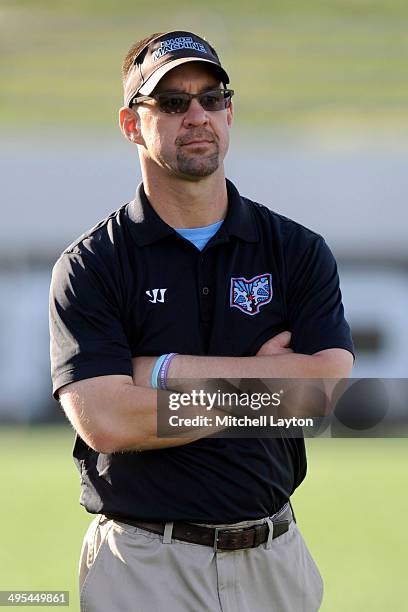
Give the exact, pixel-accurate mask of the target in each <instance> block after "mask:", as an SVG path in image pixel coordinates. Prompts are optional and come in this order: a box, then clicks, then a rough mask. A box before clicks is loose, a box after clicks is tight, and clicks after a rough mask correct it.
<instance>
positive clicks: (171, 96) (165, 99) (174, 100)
mask: <svg viewBox="0 0 408 612" xmlns="http://www.w3.org/2000/svg"><path fill="white" fill-rule="evenodd" d="M157 101H158V103H159V106H160V110H161V111H163V112H164V113H185V112H186V110H187V109H188V107H189V104H190V97H189V96H188V95H186V94H182V93H168V94H167V93H163V94H159V95H158V96H157Z"/></svg>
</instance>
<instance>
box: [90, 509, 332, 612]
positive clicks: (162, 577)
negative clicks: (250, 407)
mask: <svg viewBox="0 0 408 612" xmlns="http://www.w3.org/2000/svg"><path fill="white" fill-rule="evenodd" d="M275 516H276V515H275ZM265 520H266V519H263V520H260V521H244V522H242V523H236V524H235V525H234V527H237V526H242V527H244V526H249V525H253V524H255V523H261V522H264V521H265ZM168 525H169V527H170V525H171V524H168ZM163 540H164V541H163ZM166 542H168V543H166ZM79 582H80V599H81V612H269V611H270V612H315V611H316V610H318V609H319V607H320V604H321V600H322V596H323V582H322V578H321V576H320V573H319V570H318V569H317V566H316V564H315V562H314V561H313V559H312V557H311V555H310V553H309V551H308V549H307V546H306V544H305V541H304V540H303V537H302V535H301V534H300V532H299V530H298V527H297V525H296V523H295V522H294V521H292V522H291V524H290V526H289V531H288V532H287V533H284V534H283V535H281V536H279V537H277V538H275V539H274V540H270V541H269V542H266V543H265V544H261V545H260V546H258V547H257V548H251V549H247V550H237V551H217V552H214V550H213V549H212V548H211V547H210V546H202V545H201V544H190V543H187V542H181V541H179V540H171V537H169V533H168V530H167V532H166V535H165V536H164V537H163V536H159V535H156V534H154V533H150V532H148V531H144V530H142V529H139V528H137V527H132V526H130V525H126V524H125V523H121V522H117V521H112V520H108V519H107V518H106V517H104V516H103V515H97V517H96V518H95V519H94V520H93V521H92V523H91V525H90V526H89V529H88V531H87V533H86V535H85V538H84V543H83V546H82V551H81V559H80V568H79Z"/></svg>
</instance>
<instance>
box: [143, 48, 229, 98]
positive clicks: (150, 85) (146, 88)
mask: <svg viewBox="0 0 408 612" xmlns="http://www.w3.org/2000/svg"><path fill="white" fill-rule="evenodd" d="M187 62H205V63H207V64H211V66H213V67H214V68H215V69H216V71H217V72H218V74H219V76H220V81H221V82H222V83H224V84H225V85H227V84H228V83H229V76H228V74H227V73H226V72H225V70H224V68H221V66H220V65H219V64H216V63H215V62H213V61H211V60H207V59H202V58H200V57H180V58H178V59H175V60H173V61H171V62H169V63H168V64H164V65H163V66H161V67H160V68H158V69H157V70H156V71H155V72H154V73H153V74H152V75H151V76H150V77H149V78H148V79H147V81H146V82H145V83H144V84H143V85H142V87H141V88H140V89H139V91H138V92H137V93H140V94H141V95H142V96H149V95H150V94H151V93H152V91H153V90H154V88H155V87H156V85H157V84H158V82H159V81H160V80H161V79H162V78H163V77H164V75H165V74H167V73H168V72H169V71H170V70H173V68H176V67H177V66H180V65H181V64H186V63H187Z"/></svg>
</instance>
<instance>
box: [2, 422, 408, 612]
mask: <svg viewBox="0 0 408 612" xmlns="http://www.w3.org/2000/svg"><path fill="white" fill-rule="evenodd" d="M72 443H73V435H72V432H71V430H70V429H69V427H64V426H62V427H56V426H43V427H34V428H21V429H16V428H10V429H9V428H2V429H0V465H1V466H2V479H1V482H2V504H1V516H0V525H1V527H0V529H1V546H0V590H10V589H24V590H28V589H33V590H40V589H47V590H52V589H55V590H69V591H70V599H71V604H70V607H69V609H70V610H75V611H76V610H78V609H79V603H78V595H77V565H78V557H79V551H80V546H81V542H82V537H83V535H84V533H85V531H86V528H87V525H88V524H89V522H90V516H89V515H87V513H86V512H85V511H84V510H83V509H82V508H81V507H80V506H79V503H78V497H79V478H78V476H77V472H76V469H75V467H74V465H73V463H72V460H71V449H72ZM307 445H308V456H309V474H308V476H307V479H306V480H305V482H304V483H303V484H302V486H301V487H300V489H299V490H298V491H297V492H296V494H295V495H294V498H293V501H294V506H295V510H296V514H297V519H298V523H299V526H300V528H301V530H302V532H303V534H304V536H305V538H306V540H307V542H308V544H309V547H310V549H311V551H312V553H313V555H314V557H315V558H316V560H317V562H318V565H319V567H320V569H321V572H322V574H323V577H324V580H325V598H324V605H323V607H322V612H344V611H346V610H347V612H362V611H363V610H370V612H383V611H384V610H392V612H403V611H405V610H406V609H407V602H408V586H407V582H406V551H407V548H408V536H407V533H406V529H405V520H406V517H407V514H408V489H407V468H408V458H407V446H408V444H407V440H398V439H393V440H375V439H371V440H340V439H338V440H333V439H317V440H308V441H307ZM5 609H9V608H5ZM36 609H38V610H46V609H48V608H43V607H39V608H36Z"/></svg>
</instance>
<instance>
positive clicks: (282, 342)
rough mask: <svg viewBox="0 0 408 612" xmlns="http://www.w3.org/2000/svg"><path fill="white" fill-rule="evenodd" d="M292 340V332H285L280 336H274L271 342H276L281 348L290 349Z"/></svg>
mask: <svg viewBox="0 0 408 612" xmlns="http://www.w3.org/2000/svg"><path fill="white" fill-rule="evenodd" d="M291 339H292V334H291V333H290V331H283V332H281V333H280V334H277V335H276V336H273V338H271V339H270V340H272V341H273V342H276V343H277V344H279V346H282V347H288V346H289V344H290V341H291Z"/></svg>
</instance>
